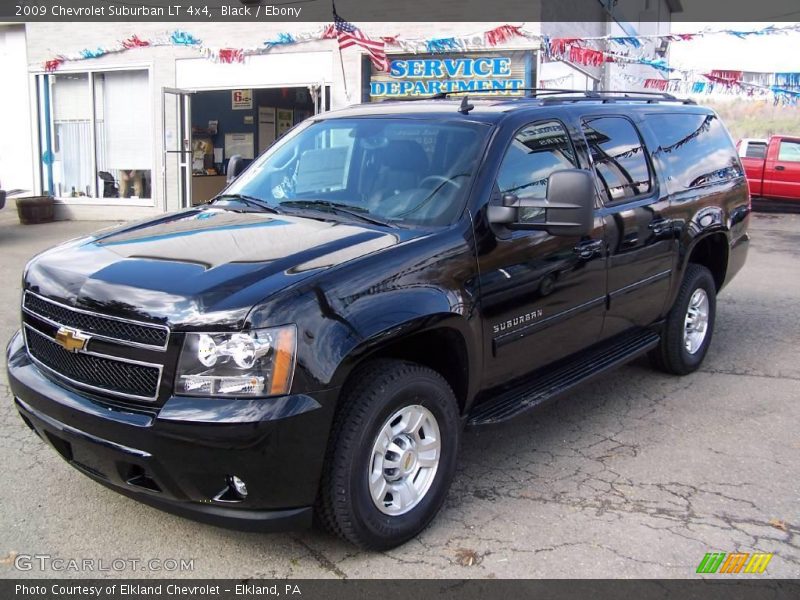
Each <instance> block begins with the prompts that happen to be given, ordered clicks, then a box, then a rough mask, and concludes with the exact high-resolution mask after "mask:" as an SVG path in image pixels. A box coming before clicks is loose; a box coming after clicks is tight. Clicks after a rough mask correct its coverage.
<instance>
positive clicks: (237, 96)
mask: <svg viewBox="0 0 800 600" xmlns="http://www.w3.org/2000/svg"><path fill="white" fill-rule="evenodd" d="M231 108H232V109H233V110H253V90H231Z"/></svg>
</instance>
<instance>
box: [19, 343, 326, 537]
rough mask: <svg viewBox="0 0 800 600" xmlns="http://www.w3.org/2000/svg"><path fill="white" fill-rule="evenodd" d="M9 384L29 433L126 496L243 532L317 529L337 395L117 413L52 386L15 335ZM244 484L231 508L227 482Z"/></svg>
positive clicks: (175, 400)
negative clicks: (315, 515)
mask: <svg viewBox="0 0 800 600" xmlns="http://www.w3.org/2000/svg"><path fill="white" fill-rule="evenodd" d="M7 365H8V378H9V383H10V386H11V390H12V393H13V395H14V398H15V403H16V407H17V410H18V411H19V413H20V415H21V417H22V419H23V420H24V421H25V422H26V424H27V425H28V426H29V427H30V428H31V429H33V430H34V431H35V432H36V433H37V435H39V437H41V438H42V439H43V440H45V441H46V442H48V443H49V444H50V445H51V446H52V447H53V448H55V449H56V451H58V453H59V454H60V455H61V456H62V457H63V458H64V459H65V460H67V462H69V463H70V464H71V465H72V466H74V467H75V468H77V469H78V470H80V471H81V472H83V473H84V474H86V475H88V476H89V477H91V478H92V479H95V480H96V481H98V482H100V483H102V484H103V485H106V486H108V487H110V488H112V489H114V490H116V491H118V492H120V493H122V494H125V495H126V496H130V497H132V498H135V499H137V500H140V501H142V502H144V503H146V504H149V505H151V506H155V507H157V508H160V509H162V510H166V511H168V512H172V513H175V514H179V515H181V516H186V517H190V518H193V519H195V520H198V521H202V522H206V523H211V524H214V525H221V526H224V527H229V528H234V529H242V530H247V531H275V530H284V529H295V528H300V527H306V526H308V525H310V523H311V515H312V509H311V506H312V505H313V503H314V499H315V497H316V494H317V486H318V483H319V478H320V474H321V470H322V464H323V460H324V455H325V448H326V445H327V438H328V433H329V430H330V423H331V418H332V414H333V408H334V405H335V401H336V396H337V392H338V390H328V391H325V392H320V393H315V394H313V395H304V394H295V395H290V396H283V397H279V398H269V399H260V400H224V399H210V398H208V399H207V398H186V397H177V396H174V397H171V398H170V399H169V400H167V402H166V403H165V404H164V406H162V407H161V408H160V409H159V410H158V411H157V412H155V411H154V412H152V413H146V412H134V411H125V410H120V409H115V408H109V407H108V406H106V405H103V404H102V403H100V402H98V401H96V400H94V399H92V398H91V397H90V396H87V395H85V394H84V393H80V392H78V391H75V390H73V389H71V388H67V387H64V386H63V385H60V384H58V383H56V382H54V381H53V380H51V379H49V378H48V377H46V376H45V375H44V374H43V373H42V372H41V371H40V370H39V369H38V368H37V367H36V366H35V365H34V364H33V363H32V362H31V361H30V359H29V358H28V354H27V352H26V351H25V348H24V345H23V342H22V336H21V335H19V333H17V334H16V335H15V336H14V337H13V338H12V340H11V342H10V343H9V345H8V350H7ZM233 475H235V476H237V477H239V478H240V479H242V480H243V481H244V482H245V483H246V485H247V491H248V493H247V496H246V498H244V499H241V498H235V499H234V501H231V495H230V494H227V495H226V494H224V493H223V492H225V490H226V489H227V488H228V481H229V477H230V476H233Z"/></svg>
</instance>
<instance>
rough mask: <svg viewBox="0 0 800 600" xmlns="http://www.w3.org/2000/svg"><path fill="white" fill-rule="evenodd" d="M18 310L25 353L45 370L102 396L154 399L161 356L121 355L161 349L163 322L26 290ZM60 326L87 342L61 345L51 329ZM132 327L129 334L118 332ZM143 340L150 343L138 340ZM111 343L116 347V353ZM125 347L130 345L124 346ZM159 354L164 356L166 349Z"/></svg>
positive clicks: (142, 400) (166, 335)
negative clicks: (97, 347)
mask: <svg viewBox="0 0 800 600" xmlns="http://www.w3.org/2000/svg"><path fill="white" fill-rule="evenodd" d="M35 309H38V310H35ZM42 313H44V314H42ZM22 315H23V327H22V332H23V336H24V340H25V347H26V350H27V353H28V356H29V357H30V358H31V360H32V361H33V362H34V363H35V364H36V365H37V366H38V367H39V368H40V369H41V370H42V371H43V372H44V373H45V374H47V375H51V376H52V377H53V378H54V379H57V380H62V381H64V382H66V383H67V384H69V385H72V386H74V387H78V388H83V389H86V390H89V391H92V392H97V393H99V394H101V395H105V396H109V397H116V398H119V399H125V400H128V401H131V402H134V403H142V404H143V405H145V404H146V405H153V404H154V403H155V402H157V400H158V397H159V392H160V389H161V381H162V375H163V370H164V364H163V361H162V360H161V359H160V358H155V359H154V360H156V361H158V362H145V361H142V360H136V359H133V358H130V357H129V356H125V354H129V353H133V354H134V355H135V354H137V353H138V354H140V355H141V354H142V350H149V351H155V352H158V353H165V351H166V348H167V344H168V343H169V335H170V330H169V328H168V327H166V326H164V325H153V324H150V323H144V322H139V321H132V320H128V319H123V318H120V317H112V316H109V315H104V314H100V313H94V312H92V311H88V310H83V309H76V308H73V307H70V306H67V305H65V304H61V303H59V302H56V301H54V300H50V299H49V298H44V297H42V296H40V295H38V294H35V293H34V292H30V291H26V292H25V293H24V295H23V301H22ZM62 327H65V328H68V329H73V330H76V331H79V332H81V333H84V334H86V335H87V336H89V342H88V344H87V347H85V348H83V349H81V350H78V351H77V352H70V351H68V350H66V349H64V348H63V347H62V346H61V344H60V343H58V342H57V341H56V340H55V339H54V336H55V333H54V332H53V331H52V330H51V328H52V329H54V330H58V329H59V328H62ZM131 332H132V334H133V335H130V336H128V338H126V337H123V336H125V335H126V334H128V333H131ZM109 334H113V335H109ZM143 336H150V337H149V338H144V337H143ZM130 337H135V338H136V339H130ZM142 339H148V340H152V342H154V343H143V342H142V341H140V340H142ZM94 340H96V341H98V342H101V343H102V345H103V352H98V351H93V349H92V346H93V344H92V342H93V341H94ZM162 340H163V341H162ZM155 342H158V344H156V343H155ZM114 345H116V346H119V348H118V350H119V354H118V353H117V349H116V348H114ZM126 346H127V347H130V348H129V349H128V350H127V351H126V350H125V347H126ZM133 348H137V349H139V350H134V349H133ZM163 356H164V358H166V355H165V354H164V355H163ZM137 358H141V357H140V356H137Z"/></svg>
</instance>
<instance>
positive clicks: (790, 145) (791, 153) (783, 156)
mask: <svg viewBox="0 0 800 600" xmlns="http://www.w3.org/2000/svg"><path fill="white" fill-rule="evenodd" d="M778 160H783V161H786V162H800V142H790V141H789V140H783V141H782V142H781V145H780V148H778Z"/></svg>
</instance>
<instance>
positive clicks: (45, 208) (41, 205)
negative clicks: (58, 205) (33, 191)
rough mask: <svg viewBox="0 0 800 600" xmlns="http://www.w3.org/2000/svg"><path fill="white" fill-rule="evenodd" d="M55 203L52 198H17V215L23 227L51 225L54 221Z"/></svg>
mask: <svg viewBox="0 0 800 600" xmlns="http://www.w3.org/2000/svg"><path fill="white" fill-rule="evenodd" d="M54 205H55V202H54V200H53V197H52V196H29V197H27V198H17V214H18V215H19V222H20V223H22V224H23V225H36V224H37V223H50V222H51V221H52V220H53V212H54V211H53V207H54Z"/></svg>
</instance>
